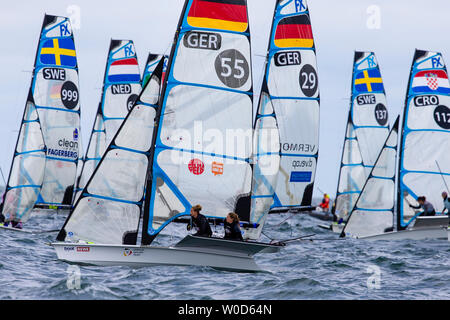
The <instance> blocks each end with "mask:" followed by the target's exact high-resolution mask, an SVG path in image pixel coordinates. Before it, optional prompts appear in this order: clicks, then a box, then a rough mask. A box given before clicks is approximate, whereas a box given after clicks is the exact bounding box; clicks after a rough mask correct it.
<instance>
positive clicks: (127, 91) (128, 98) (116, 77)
mask: <svg viewBox="0 0 450 320" xmlns="http://www.w3.org/2000/svg"><path fill="white" fill-rule="evenodd" d="M140 92H141V82H140V72H139V65H138V61H137V56H136V50H135V47H134V44H133V41H131V40H111V43H110V47H109V51H108V57H107V61H106V68H105V76H104V82H103V90H102V96H101V101H100V103H99V106H98V109H97V114H96V116H95V121H94V126H93V128H92V132H91V136H90V139H89V144H88V148H87V151H86V156H85V158H84V164H83V168H82V172H81V176H80V179H79V182H78V187H77V195H76V198H75V199H78V197H79V195H80V193H81V191H82V190H83V189H84V187H85V186H86V182H87V181H88V180H89V178H90V176H91V175H92V173H93V172H94V169H95V167H96V166H97V165H98V163H99V161H100V159H101V158H102V156H103V153H104V152H105V150H106V148H107V147H108V145H109V143H110V142H111V140H112V138H113V137H114V136H115V134H116V132H117V130H118V128H119V126H120V124H121V123H122V121H123V119H125V116H126V115H127V114H128V112H129V110H130V109H131V107H132V106H133V105H134V102H135V101H136V99H137V97H138V95H139V93H140Z"/></svg>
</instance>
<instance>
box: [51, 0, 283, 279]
mask: <svg viewBox="0 0 450 320" xmlns="http://www.w3.org/2000/svg"><path fill="white" fill-rule="evenodd" d="M162 73H163V60H161V61H160V63H159V64H158V66H157V67H156V69H155V71H154V72H153V74H152V76H151V78H150V80H149V82H148V83H147V85H146V87H145V88H144V89H143V91H142V93H141V94H140V96H139V98H138V100H137V103H136V104H135V106H134V107H133V108H132V110H131V111H130V113H129V114H128V115H127V117H126V119H125V120H124V121H123V123H122V125H121V127H120V129H119V130H118V132H117V134H116V136H115V137H114V139H113V140H112V142H111V144H110V145H109V146H108V149H107V150H106V152H105V154H104V156H103V157H102V159H101V160H100V163H99V164H98V166H97V167H96V169H95V170H94V173H93V175H92V176H91V178H90V179H89V181H88V182H87V185H86V187H85V188H84V190H83V192H82V194H81V196H80V198H79V199H78V200H77V203H76V204H75V206H74V209H73V210H72V212H71V214H70V215H69V217H68V218H67V220H66V222H65V224H64V226H63V228H62V229H61V230H60V232H59V234H58V237H57V240H58V242H55V243H52V246H53V247H54V248H55V250H56V254H57V256H58V259H61V260H65V261H70V262H78V263H89V264H97V265H110V264H120V265H141V266H142V265H154V264H159V265H202V266H211V267H215V268H221V269H231V270H244V271H258V270H260V268H259V266H258V265H257V264H256V263H255V261H254V260H253V256H254V255H255V254H257V253H260V252H275V251H278V250H279V249H280V246H279V245H271V244H267V243H260V242H254V241H233V240H225V239H222V238H205V237H197V236H192V235H188V236H186V237H185V238H184V239H182V240H181V241H180V242H178V243H177V244H175V245H174V246H168V247H161V246H151V244H152V242H153V240H154V239H155V238H156V237H157V236H158V235H159V234H160V232H161V231H162V230H163V229H164V228H165V227H167V225H169V224H170V223H172V222H174V221H175V220H176V219H177V218H180V217H183V216H188V215H189V211H190V209H191V207H192V206H193V205H194V204H197V203H201V205H202V207H203V210H204V212H205V211H206V212H207V214H206V215H207V217H208V218H211V219H224V218H225V217H226V215H227V214H228V213H229V212H236V213H237V214H238V215H239V216H240V218H241V219H242V220H243V221H248V222H250V221H249V220H250V212H251V209H250V207H251V203H252V198H251V194H252V180H254V175H253V170H252V165H251V164H250V162H251V158H252V140H253V138H252V135H253V134H252V131H253V130H252V129H253V125H252V122H253V121H252V118H253V103H252V97H253V92H252V72H251V51H250V31H249V24H248V18H247V3H246V1H245V0H236V1H233V2H230V1H228V0H214V1H201V0H187V1H186V2H185V4H184V8H183V10H182V14H181V17H180V21H179V25H178V28H177V32H176V34H175V37H174V44H173V46H172V49H171V54H170V58H169V61H168V67H167V73H166V77H165V80H164V82H163V83H162V84H161V79H162ZM161 85H162V91H161V95H160V94H159V92H160V90H161V89H160V87H161ZM205 129H206V131H205V132H204V134H202V133H203V132H201V131H202V130H205ZM199 132H200V133H199ZM225 137H226V139H231V140H230V141H227V143H226V145H224V144H223V140H222V141H220V139H222V138H225ZM268 145H271V144H268ZM262 151H264V152H265V153H270V152H267V151H270V147H267V148H263V150H262ZM263 155H264V153H261V154H259V155H258V156H257V157H256V158H260V157H262V156H263ZM257 178H258V177H257ZM141 211H142V213H143V219H142V223H140V214H141ZM248 227H249V228H250V227H254V228H258V227H259V225H258V224H252V223H249V224H248ZM138 238H140V242H141V244H140V245H138V244H137V241H138Z"/></svg>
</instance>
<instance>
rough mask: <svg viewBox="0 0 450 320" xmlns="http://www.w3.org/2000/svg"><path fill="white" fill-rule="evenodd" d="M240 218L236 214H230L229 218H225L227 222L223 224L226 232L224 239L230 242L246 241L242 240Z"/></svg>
mask: <svg viewBox="0 0 450 320" xmlns="http://www.w3.org/2000/svg"><path fill="white" fill-rule="evenodd" d="M239 221H240V220H239V216H238V215H237V214H236V213H234V212H230V213H229V214H228V215H227V217H226V218H225V221H224V223H223V228H224V231H225V235H224V237H223V238H224V239H229V240H241V241H242V240H244V239H243V238H242V232H241V228H240V226H239Z"/></svg>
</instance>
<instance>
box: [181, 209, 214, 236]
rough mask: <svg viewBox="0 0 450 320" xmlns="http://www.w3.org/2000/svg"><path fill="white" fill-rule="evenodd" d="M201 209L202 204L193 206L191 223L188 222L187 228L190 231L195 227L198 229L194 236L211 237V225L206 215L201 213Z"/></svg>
mask: <svg viewBox="0 0 450 320" xmlns="http://www.w3.org/2000/svg"><path fill="white" fill-rule="evenodd" d="M200 210H202V206H201V205H199V204H198V205H196V206H193V207H192V208H191V223H190V224H188V226H187V229H188V231H189V230H191V228H192V227H194V228H195V229H196V230H197V233H195V234H194V236H200V237H211V236H212V231H211V227H210V226H209V223H208V220H207V219H206V217H205V216H204V215H202V214H201V213H200Z"/></svg>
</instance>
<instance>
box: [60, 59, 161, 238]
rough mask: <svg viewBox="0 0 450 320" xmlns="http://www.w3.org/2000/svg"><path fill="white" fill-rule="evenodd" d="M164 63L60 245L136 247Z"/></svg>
mask: <svg viewBox="0 0 450 320" xmlns="http://www.w3.org/2000/svg"><path fill="white" fill-rule="evenodd" d="M162 69H163V66H162V62H161V63H160V64H159V65H158V67H157V68H156V70H155V72H154V73H153V74H152V77H151V79H150V81H149V82H148V84H147V85H146V87H145V88H144V89H143V90H142V92H141V94H140V96H139V98H138V100H137V102H136V104H135V105H134V106H133V107H132V109H131V111H130V112H129V113H128V115H127V116H126V118H125V120H124V121H123V122H122V124H121V126H120V128H119V130H118V132H117V133H116V136H115V137H114V138H113V140H112V142H111V144H110V145H109V146H108V148H107V150H106V151H105V153H104V155H103V157H102V158H101V160H100V162H99V164H98V166H97V167H96V168H95V170H94V172H93V174H92V176H91V178H90V179H89V181H88V182H87V184H86V186H85V188H84V189H83V191H82V193H81V195H80V197H79V199H78V200H77V202H76V203H75V206H74V208H73V210H72V212H71V214H70V215H69V217H68V218H67V220H66V222H65V224H64V226H63V228H62V229H61V231H60V232H59V234H58V237H57V239H58V240H59V241H66V242H77V241H80V240H81V241H89V242H95V243H101V244H136V241H137V232H138V228H139V217H140V214H141V210H142V207H143V201H144V190H145V182H146V180H147V171H148V166H149V162H150V161H149V159H150V151H151V149H152V136H153V129H154V122H155V115H156V110H157V108H158V106H157V102H158V98H159V92H160V85H161V76H162Z"/></svg>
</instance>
